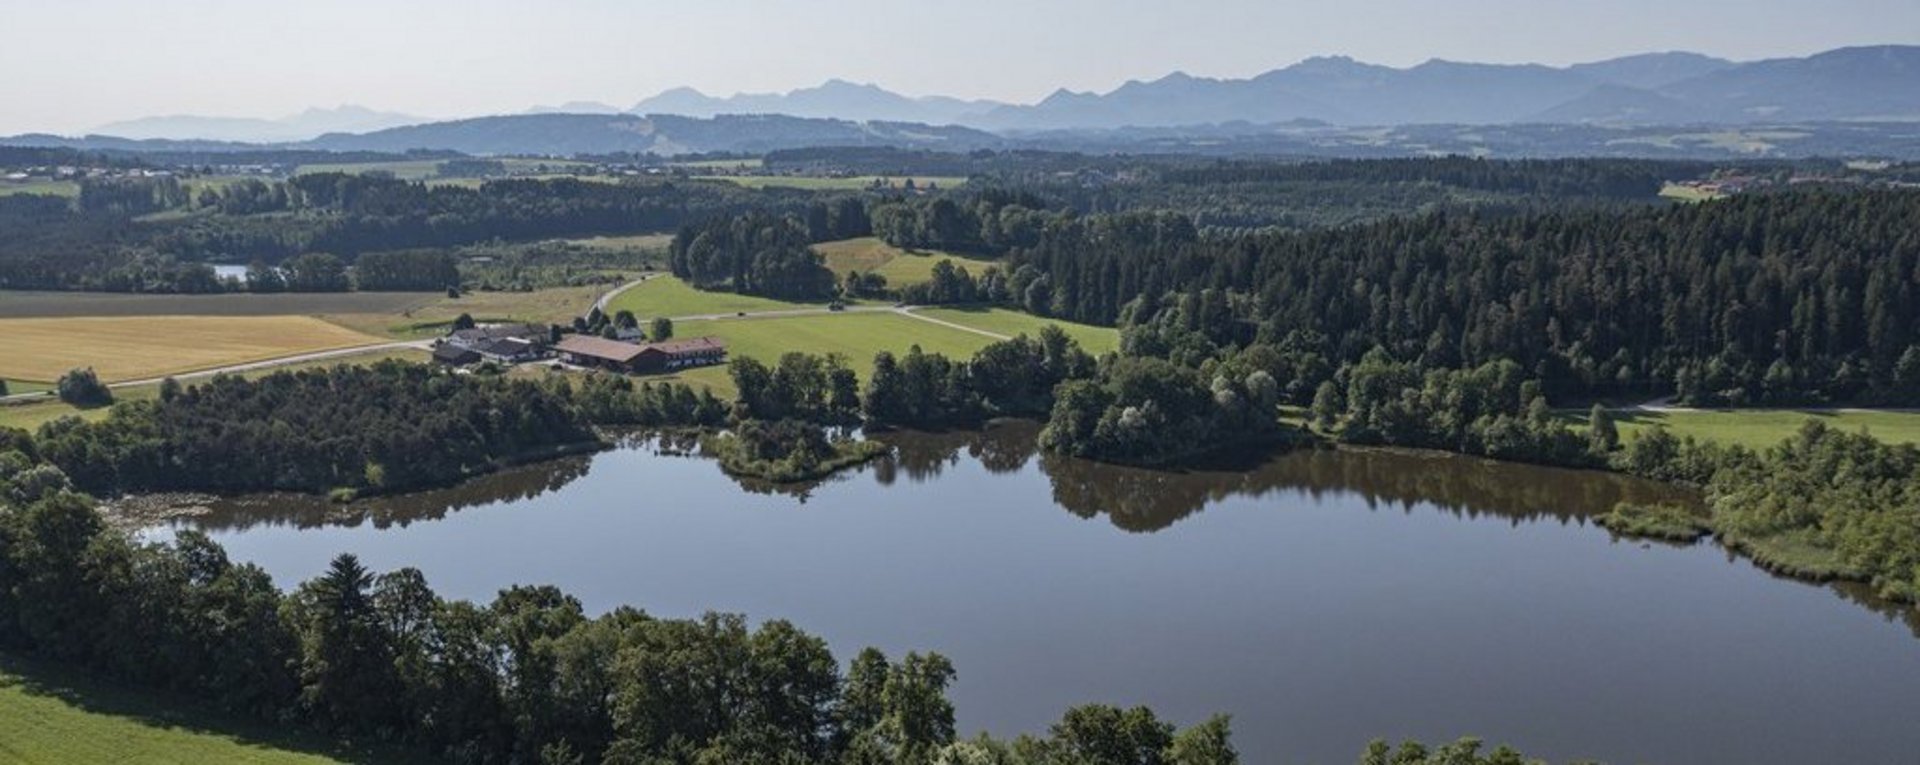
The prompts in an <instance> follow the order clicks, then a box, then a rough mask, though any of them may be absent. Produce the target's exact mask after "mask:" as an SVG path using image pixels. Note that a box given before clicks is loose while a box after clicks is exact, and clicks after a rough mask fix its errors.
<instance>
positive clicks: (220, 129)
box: [94, 105, 427, 143]
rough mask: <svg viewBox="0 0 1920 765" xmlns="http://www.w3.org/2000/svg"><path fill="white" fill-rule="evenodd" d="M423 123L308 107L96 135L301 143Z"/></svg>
mask: <svg viewBox="0 0 1920 765" xmlns="http://www.w3.org/2000/svg"><path fill="white" fill-rule="evenodd" d="M426 121H427V120H426V119H425V118H423V117H415V116H412V115H407V114H399V113H395V112H381V111H374V110H372V109H368V108H366V107H363V106H352V105H343V106H338V107H335V108H332V109H319V108H315V109H307V110H306V111H303V112H300V113H299V114H290V115H287V116H285V117H281V118H279V119H258V118H249V117H200V116H194V115H185V114H182V115H171V116H164V117H143V118H141V119H135V120H126V121H124V122H115V123H111V124H107V125H101V126H100V127H99V128H98V129H96V130H95V131H94V132H95V133H98V134H101V135H110V136H116V137H119V138H131V139H134V140H150V139H172V140H202V141H237V142H244V143H287V142H292V141H305V140H307V139H310V138H316V137H319V136H322V135H326V134H328V133H366V132H371V131H375V130H385V129H387V128H390V127H399V126H401V125H417V124H420V123H422V122H426Z"/></svg>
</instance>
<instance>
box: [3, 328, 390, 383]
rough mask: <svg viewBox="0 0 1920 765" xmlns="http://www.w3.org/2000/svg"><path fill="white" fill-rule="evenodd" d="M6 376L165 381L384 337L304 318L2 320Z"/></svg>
mask: <svg viewBox="0 0 1920 765" xmlns="http://www.w3.org/2000/svg"><path fill="white" fill-rule="evenodd" d="M0 337H5V338H7V350H8V353H6V354H0V375H3V376H5V377H8V378H10V379H21V380H40V381H47V380H54V379H58V378H59V377H60V375H62V374H65V373H66V372H67V371H68V370H70V369H74V368H76V367H88V366H90V367H93V368H94V370H95V371H97V372H99V373H100V377H101V379H104V380H108V381H115V380H129V379H138V378H142V377H157V376H160V375H168V374H178V373H181V372H190V371H193V370H196V369H206V368H209V367H216V366H225V365H228V364H241V363H246V362H250V361H262V360H266V359H273V358H279V357H281V356H292V355H296V354H301V353H308V352H312V351H323V350H331V349H336V348H350V347H353V346H356V345H368V344H372V343H376V342H379V341H380V339H379V338H376V337H370V336H368V335H365V334H362V333H359V332H354V331H352V330H349V329H346V328H344V327H340V326H337V325H334V324H329V323H327V322H324V321H320V320H319V319H314V318H309V317H304V316H259V317H253V318H249V319H245V320H239V319H235V318H232V317H224V316H147V317H124V316H116V317H75V318H60V319H0Z"/></svg>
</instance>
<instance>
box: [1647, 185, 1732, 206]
mask: <svg viewBox="0 0 1920 765" xmlns="http://www.w3.org/2000/svg"><path fill="white" fill-rule="evenodd" d="M1660 196H1663V197H1666V198H1668V199H1677V200H1680V201H1682V202H1706V201H1710V200H1714V199H1719V198H1721V197H1722V196H1725V195H1724V194H1719V193H1717V192H1712V191H1707V190H1705V189H1699V188H1694V187H1692V186H1681V185H1679V184H1677V183H1669V184H1667V185H1665V186H1662V187H1660Z"/></svg>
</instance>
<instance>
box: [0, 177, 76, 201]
mask: <svg viewBox="0 0 1920 765" xmlns="http://www.w3.org/2000/svg"><path fill="white" fill-rule="evenodd" d="M11 194H51V195H53V196H56V197H77V196H80V184H79V183H77V182H75V181H55V180H47V179H40V180H33V181H0V197H4V196H8V195H11Z"/></svg>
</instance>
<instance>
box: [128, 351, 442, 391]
mask: <svg viewBox="0 0 1920 765" xmlns="http://www.w3.org/2000/svg"><path fill="white" fill-rule="evenodd" d="M402 348H418V349H420V350H432V349H433V341H432V340H404V341H396V342H391V343H374V344H372V345H356V346H353V347H351V348H334V349H332V350H326V351H314V352H312V353H301V354H296V355H293V356H281V357H280V358H277V359H267V360H265V361H249V362H247V363H245V364H229V365H227V366H223V367H214V368H211V369H200V370H195V371H192V372H182V373H180V374H175V375H163V376H161V377H145V378H141V379H138V380H121V381H119V382H112V383H107V387H109V388H131V387H136V386H140V385H155V384H158V383H159V382H160V381H161V380H165V379H167V378H168V377H171V378H173V379H175V380H193V379H198V378H202V377H212V376H214V375H223V374H233V373H237V372H252V371H255V370H260V369H272V368H274V367H281V366H287V365H289V364H304V363H307V362H310V361H325V360H327V359H333V358H342V357H346V356H359V355H362V354H367V353H375V352H379V351H393V350H400V349H402Z"/></svg>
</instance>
